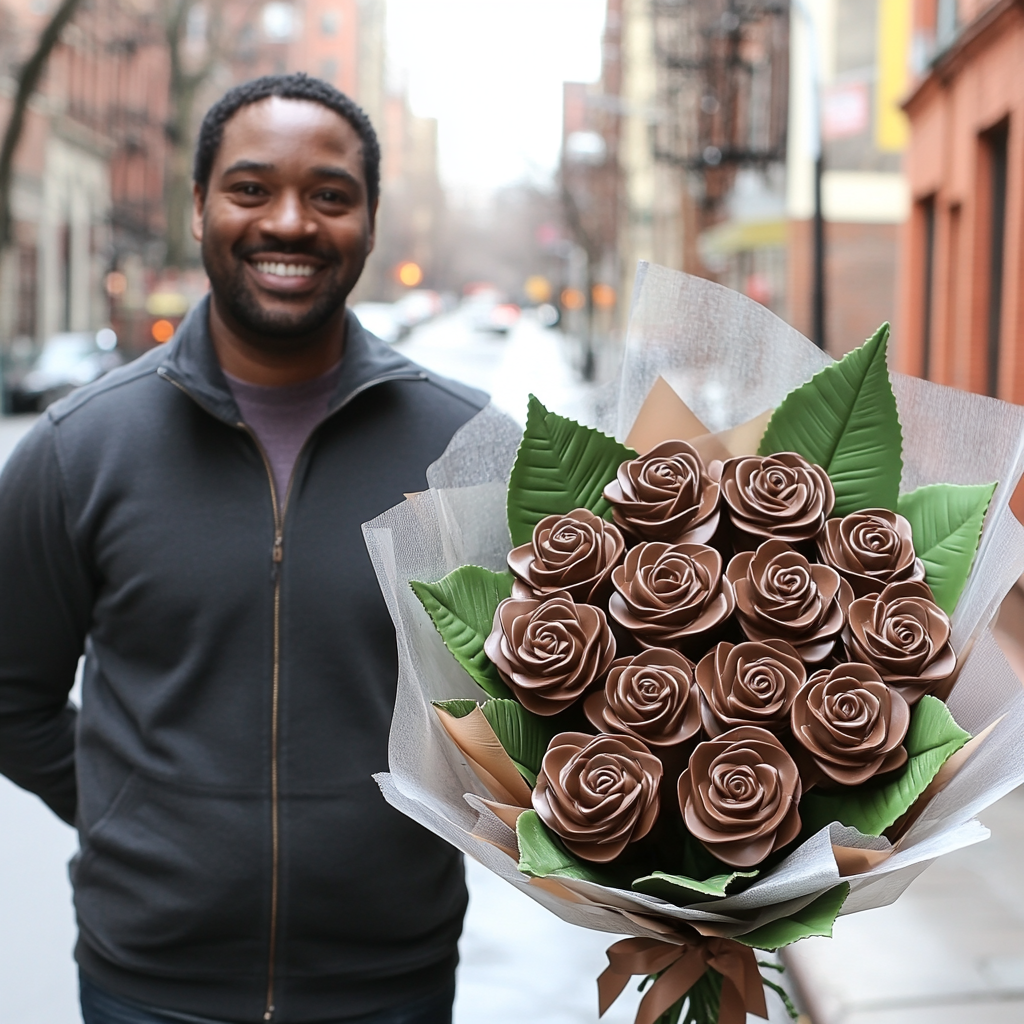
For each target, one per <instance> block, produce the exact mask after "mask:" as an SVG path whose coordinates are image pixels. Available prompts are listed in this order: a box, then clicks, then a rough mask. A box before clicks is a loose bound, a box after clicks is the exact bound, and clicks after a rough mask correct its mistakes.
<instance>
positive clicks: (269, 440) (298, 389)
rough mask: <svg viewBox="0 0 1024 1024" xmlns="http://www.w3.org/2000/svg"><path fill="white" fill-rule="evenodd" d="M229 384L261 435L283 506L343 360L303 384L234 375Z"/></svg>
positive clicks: (245, 418)
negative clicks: (252, 381)
mask: <svg viewBox="0 0 1024 1024" xmlns="http://www.w3.org/2000/svg"><path fill="white" fill-rule="evenodd" d="M224 376H225V377H227V380H228V386H229V387H230V388H231V393H232V394H233V395H234V396H235V401H236V402H237V403H238V408H239V411H240V412H241V413H242V420H243V421H244V423H245V424H246V426H248V427H249V428H250V430H252V432H253V433H254V434H255V435H256V436H257V437H258V438H259V442H260V444H261V445H263V450H264V451H265V452H266V453H267V458H268V459H269V460H270V467H271V469H272V470H273V471H274V486H275V487H276V488H277V503H278V506H279V507H282V506H283V505H284V500H285V495H286V494H287V492H288V483H289V481H290V480H291V475H292V469H294V467H295V460H296V459H297V458H298V457H299V452H300V451H301V450H302V446H303V445H304V444H305V443H306V439H307V438H308V437H309V435H310V434H311V433H312V432H313V430H314V428H315V427H316V425H317V424H318V423H319V422H320V421H321V420H322V419H323V418H324V417H325V416H326V415H327V408H328V406H329V405H330V402H331V398H332V396H333V395H334V392H335V391H336V390H337V389H338V381H339V379H340V378H341V362H340V361H339V362H338V363H337V364H336V365H334V366H332V367H331V369H329V370H328V371H327V372H326V373H324V374H321V376H319V377H314V378H313V379H312V380H304V381H302V383H300V384H283V385H279V386H277V387H266V386H264V385H262V384H250V383H249V382H248V381H244V380H239V379H238V378H237V377H232V376H231V374H230V373H228V372H227V371H226V370H225V371H224Z"/></svg>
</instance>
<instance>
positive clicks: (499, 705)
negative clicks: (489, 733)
mask: <svg viewBox="0 0 1024 1024" xmlns="http://www.w3.org/2000/svg"><path fill="white" fill-rule="evenodd" d="M482 710H483V713H484V718H486V719H487V721H488V722H490V724H491V728H492V729H493V730H494V735H495V736H497V737H498V742H499V743H500V744H501V745H502V746H503V747H504V748H505V753H506V754H508V756H509V757H510V758H512V760H513V761H515V763H516V767H517V768H518V769H519V770H520V771H521V772H523V773H524V774H525V777H526V779H527V781H528V782H529V783H530V785H531V786H532V785H534V784H535V783H536V781H537V773H538V772H539V771H540V763H541V761H542V760H543V758H544V752H545V751H546V750H547V749H548V741H549V740H550V739H551V728H550V726H549V725H548V724H547V723H546V722H545V721H544V720H543V719H542V718H541V717H540V715H534V714H531V713H530V712H529V711H527V710H526V708H524V707H523V706H522V704H520V703H519V702H518V701H514V700H489V701H488V702H487V703H486V704H484V706H483V709H482ZM531 776H532V778H531Z"/></svg>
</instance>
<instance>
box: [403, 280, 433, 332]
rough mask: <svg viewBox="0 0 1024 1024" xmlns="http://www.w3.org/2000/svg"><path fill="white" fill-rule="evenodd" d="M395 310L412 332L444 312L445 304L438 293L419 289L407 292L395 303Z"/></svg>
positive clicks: (427, 289)
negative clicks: (414, 328)
mask: <svg viewBox="0 0 1024 1024" xmlns="http://www.w3.org/2000/svg"><path fill="white" fill-rule="evenodd" d="M395 309H396V310H397V311H398V316H399V317H400V319H401V321H402V323H404V324H405V326H406V327H407V328H409V330H412V328H413V327H418V326H419V325H420V324H423V323H426V322H427V321H428V320H432V319H433V318H434V317H435V316H438V315H439V314H440V313H442V312H444V302H443V301H442V299H441V296H440V295H438V293H437V292H435V291H431V290H430V289H429V288H417V289H415V290H414V291H411V292H406V293H405V295H403V296H402V297H401V298H400V299H399V300H398V301H397V302H396V303H395Z"/></svg>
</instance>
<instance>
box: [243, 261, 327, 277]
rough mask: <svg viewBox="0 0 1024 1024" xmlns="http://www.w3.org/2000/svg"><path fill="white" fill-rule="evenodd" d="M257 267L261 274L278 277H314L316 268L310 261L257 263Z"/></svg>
mask: <svg viewBox="0 0 1024 1024" xmlns="http://www.w3.org/2000/svg"><path fill="white" fill-rule="evenodd" d="M256 269H257V270H258V271H259V272H260V273H261V274H274V275H275V276H276V277H312V275H313V273H314V268H313V267H311V266H310V265H309V264H308V263H257V264H256Z"/></svg>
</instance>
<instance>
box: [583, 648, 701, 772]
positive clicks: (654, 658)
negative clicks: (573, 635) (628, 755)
mask: <svg viewBox="0 0 1024 1024" xmlns="http://www.w3.org/2000/svg"><path fill="white" fill-rule="evenodd" d="M583 710H584V711H585V712H586V715H587V718H589V719H590V721H591V722H592V723H593V725H594V728H595V729H599V730H600V731H601V732H610V733H625V734H626V735H629V736H636V737H637V739H641V740H643V741H644V743H646V744H647V745H648V746H650V747H651V749H652V750H654V751H655V752H658V748H660V747H671V746H676V745H678V744H680V743H683V742H685V741H686V740H688V739H690V737H691V736H694V735H695V734H696V733H697V732H698V731H699V729H700V693H699V692H698V690H697V687H696V686H695V685H694V682H693V665H691V664H690V662H689V661H688V660H687V659H686V658H684V657H683V656H682V655H681V654H680V653H679V652H678V651H673V650H668V649H666V648H664V647H652V648H651V649H650V650H647V651H644V652H643V653H642V654H638V655H637V656H636V657H635V658H619V659H618V661H614V662H612V667H611V669H610V670H609V671H608V678H607V679H606V680H605V684H604V690H603V692H600V693H592V694H591V695H590V696H589V697H588V698H587V699H586V701H585V702H584V704H583ZM680 767H682V766H681V765H680Z"/></svg>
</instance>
